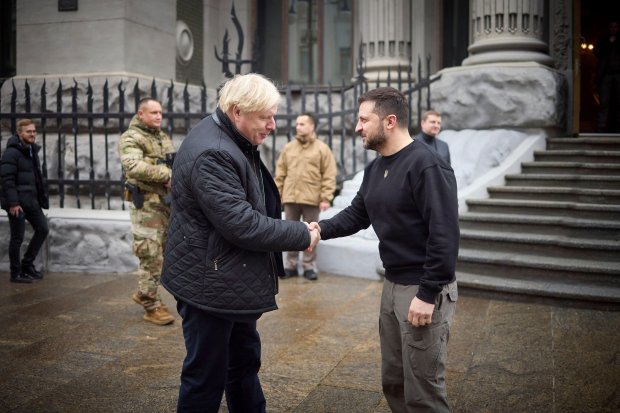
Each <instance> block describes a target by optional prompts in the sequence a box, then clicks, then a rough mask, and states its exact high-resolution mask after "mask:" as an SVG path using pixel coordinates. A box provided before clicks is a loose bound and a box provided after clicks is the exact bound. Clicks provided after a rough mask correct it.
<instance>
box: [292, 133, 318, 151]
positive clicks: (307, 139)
mask: <svg viewBox="0 0 620 413" xmlns="http://www.w3.org/2000/svg"><path fill="white" fill-rule="evenodd" d="M295 139H297V142H299V143H300V144H301V146H303V147H304V148H306V147H308V146H309V145H310V144H312V143H314V141H315V140H316V139H317V138H316V132H312V135H310V136H306V137H304V138H302V137H301V136H299V135H296V136H295Z"/></svg>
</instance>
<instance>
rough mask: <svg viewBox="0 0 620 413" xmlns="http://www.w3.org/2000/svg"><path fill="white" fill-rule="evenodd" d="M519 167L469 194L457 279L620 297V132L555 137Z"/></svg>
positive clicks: (558, 294)
mask: <svg viewBox="0 0 620 413" xmlns="http://www.w3.org/2000/svg"><path fill="white" fill-rule="evenodd" d="M521 166H522V168H521V169H522V172H521V173H520V174H516V175H507V176H506V177H505V179H506V183H505V186H502V187H489V188H488V189H487V190H488V193H489V198H488V199H470V200H467V205H468V212H466V213H462V214H461V215H460V226H461V244H460V251H459V259H458V263H457V279H458V280H459V285H460V286H463V287H470V288H478V289H484V290H491V291H503V292H512V293H520V294H528V295H535V296H546V297H555V298H563V299H576V300H588V301H600V302H607V303H609V302H611V303H620V136H599V135H589V136H580V137H578V138H550V139H548V140H547V150H545V151H537V152H535V154H534V161H533V162H526V163H523V164H522V165H521Z"/></svg>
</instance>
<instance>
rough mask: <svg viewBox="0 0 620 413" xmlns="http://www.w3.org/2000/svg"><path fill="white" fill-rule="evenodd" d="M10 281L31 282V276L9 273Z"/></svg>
mask: <svg viewBox="0 0 620 413" xmlns="http://www.w3.org/2000/svg"><path fill="white" fill-rule="evenodd" d="M11 282H12V283H19V284H32V278H30V276H28V275H26V274H17V275H11Z"/></svg>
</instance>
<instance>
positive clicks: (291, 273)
mask: <svg viewBox="0 0 620 413" xmlns="http://www.w3.org/2000/svg"><path fill="white" fill-rule="evenodd" d="M298 275H299V274H298V273H297V270H292V269H289V268H285V269H284V276H282V277H280V278H282V279H283V280H285V279H287V278H291V277H297V276H298Z"/></svg>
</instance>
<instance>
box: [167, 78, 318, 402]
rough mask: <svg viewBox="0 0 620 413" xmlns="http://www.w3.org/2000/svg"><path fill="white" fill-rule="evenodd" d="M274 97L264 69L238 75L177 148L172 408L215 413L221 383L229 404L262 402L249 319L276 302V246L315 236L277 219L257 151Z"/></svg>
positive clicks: (171, 262)
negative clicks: (177, 337) (179, 322)
mask: <svg viewBox="0 0 620 413" xmlns="http://www.w3.org/2000/svg"><path fill="white" fill-rule="evenodd" d="M279 101H280V94H279V92H278V90H277V89H276V87H275V86H274V85H273V83H271V81H269V80H267V79H266V78H264V77H263V76H260V75H257V74H247V75H237V76H236V77H234V78H233V79H230V80H229V81H228V82H227V83H226V84H225V85H224V86H223V88H222V89H221V91H220V98H219V102H218V108H217V110H216V112H215V113H214V114H212V115H211V116H209V117H207V118H205V119H203V120H202V121H200V123H198V124H197V125H196V126H195V127H194V128H193V129H192V130H191V132H190V133H189V135H188V136H187V138H185V140H184V141H183V143H182V145H181V146H180V148H179V150H178V151H177V155H176V158H175V161H174V166H173V169H172V210H171V215H170V222H169V225H168V238H167V241H166V247H165V254H164V265H163V270H162V276H161V283H162V285H163V286H164V287H165V288H166V289H167V290H168V291H170V293H171V294H172V295H173V296H174V297H175V299H176V300H177V310H178V312H179V315H181V317H182V318H183V335H184V338H185V347H186V350H187V355H186V357H185V361H184V363H183V369H182V372H181V388H180V391H179V401H178V405H177V409H178V411H179V412H189V411H192V412H193V411H200V412H213V413H216V412H218V411H219V408H220V403H221V400H222V396H223V393H224V391H225V392H226V402H227V404H228V411H229V412H231V413H234V412H243V413H251V412H264V411H265V409H266V407H265V406H266V402H265V397H264V394H263V391H262V388H261V385H260V381H259V379H258V371H259V368H260V364H261V351H260V349H261V343H260V337H259V335H258V331H257V330H256V320H257V319H258V318H259V317H260V316H261V314H263V313H264V312H267V311H272V310H275V309H276V308H277V306H276V300H275V295H276V293H277V291H278V277H279V276H282V275H284V265H283V262H282V251H288V250H297V251H300V250H305V249H307V248H308V247H309V246H310V245H312V243H314V242H316V241H317V240H318V231H317V230H313V231H309V230H308V225H307V224H306V223H304V222H300V221H297V222H295V221H287V220H282V219H281V217H282V212H281V209H280V204H281V203H280V196H279V194H278V189H277V187H276V184H275V182H274V180H273V178H272V177H271V175H270V174H269V171H268V170H267V168H266V167H265V165H264V164H263V162H262V161H261V159H260V152H259V150H258V145H260V144H261V143H263V141H264V140H265V139H266V138H267V137H268V136H269V135H270V134H271V133H272V132H273V130H274V129H275V126H276V124H275V119H274V116H275V114H276V112H277V108H278V103H279Z"/></svg>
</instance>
